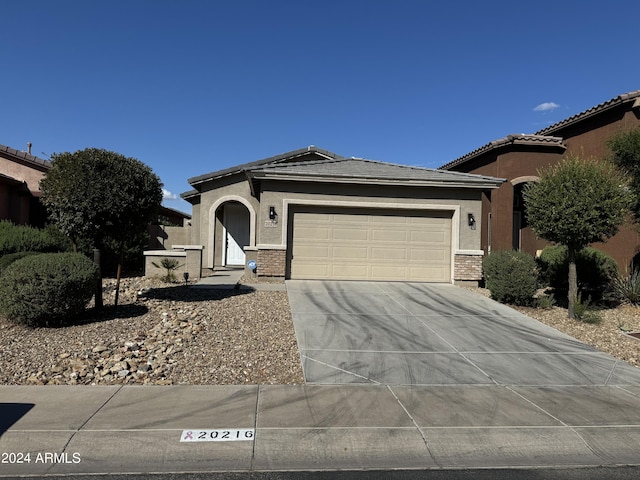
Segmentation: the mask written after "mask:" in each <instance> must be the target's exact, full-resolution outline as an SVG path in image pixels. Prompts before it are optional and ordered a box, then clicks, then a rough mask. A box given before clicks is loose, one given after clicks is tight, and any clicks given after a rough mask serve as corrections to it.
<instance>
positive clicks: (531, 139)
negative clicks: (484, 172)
mask: <svg viewBox="0 0 640 480" xmlns="http://www.w3.org/2000/svg"><path fill="white" fill-rule="evenodd" d="M507 145H541V146H547V147H560V148H564V144H563V141H562V137H552V136H548V135H539V134H534V135H527V134H524V133H522V134H511V135H507V136H506V137H504V138H500V139H498V140H494V141H492V142H489V143H487V144H486V145H483V146H482V147H480V148H477V149H475V150H473V151H472V152H469V153H467V154H466V155H463V156H462V157H459V158H457V159H455V160H453V161H451V162H449V163H447V164H445V165H442V166H441V167H438V168H439V170H449V169H451V168H454V167H457V166H458V165H461V164H463V163H465V162H468V161H469V160H471V159H473V158H476V157H479V156H480V155H482V154H484V153H486V152H488V151H490V150H494V149H497V148H501V147H504V146H507Z"/></svg>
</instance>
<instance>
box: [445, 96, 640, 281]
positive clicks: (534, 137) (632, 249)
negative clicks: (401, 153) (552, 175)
mask: <svg viewBox="0 0 640 480" xmlns="http://www.w3.org/2000/svg"><path fill="white" fill-rule="evenodd" d="M635 128H640V90H636V91H634V92H630V93H626V94H623V95H619V96H617V97H615V98H612V99H611V100H608V101H606V102H604V103H601V104H599V105H596V106H595V107H592V108H590V109H588V110H586V111H584V112H581V113H578V114H577V115H573V116H572V117H569V118H567V119H565V120H562V121H560V122H558V123H555V124H553V125H551V126H549V127H546V128H544V129H542V130H540V131H538V132H536V133H534V134H514V135H508V136H506V137H505V138H501V139H499V140H495V141H492V142H490V143H488V144H486V145H484V146H482V147H480V148H478V149H476V150H474V151H472V152H470V153H467V154H466V155H463V156H462V157H460V158H458V159H456V160H453V161H452V162H449V163H447V164H446V165H443V166H442V167H440V169H441V170H443V171H449V172H461V173H473V174H478V175H488V176H496V177H501V178H506V179H507V181H506V182H505V183H504V184H502V185H501V186H500V187H499V188H497V189H495V190H490V191H486V192H485V193H483V195H482V220H481V222H480V225H481V227H480V228H481V238H482V240H481V243H482V247H481V248H482V250H483V251H484V252H487V253H488V252H491V251H495V250H510V249H516V250H524V251H526V252H528V253H531V254H533V255H535V254H536V253H537V252H539V251H540V250H542V249H543V248H544V247H545V246H546V245H547V242H545V241H544V240H542V239H540V238H537V237H536V235H535V234H534V233H533V231H532V229H531V227H530V226H529V225H528V223H527V219H526V215H525V206H524V202H523V199H522V189H523V187H524V185H526V183H527V182H532V181H537V180H538V179H539V176H538V172H539V170H540V169H541V168H546V167H548V166H550V165H554V164H557V163H558V162H559V161H560V160H561V159H562V157H563V156H564V155H567V154H576V155H580V156H584V157H595V158H606V157H607V155H609V154H610V152H609V149H608V148H607V141H608V140H609V139H610V138H611V137H612V136H614V135H615V134H617V133H620V132H624V131H628V130H631V129H635ZM594 247H596V248H598V249H600V250H602V251H604V252H606V253H608V254H609V255H611V256H612V257H613V258H614V259H615V260H616V262H617V263H618V266H619V267H620V268H621V269H622V270H623V271H624V269H625V268H628V267H629V265H630V263H631V261H632V259H633V257H634V256H635V255H636V254H637V253H638V251H639V248H640V236H639V233H638V227H637V226H636V225H633V224H625V225H623V226H622V227H621V228H620V231H619V233H618V234H617V235H615V236H614V237H612V238H611V239H609V240H608V241H607V242H606V243H604V244H595V245H594Z"/></svg>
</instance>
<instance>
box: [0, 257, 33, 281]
mask: <svg viewBox="0 0 640 480" xmlns="http://www.w3.org/2000/svg"><path fill="white" fill-rule="evenodd" d="M40 253H42V252H16V253H8V254H7V255H3V256H2V257H0V275H2V272H4V271H5V270H6V268H7V267H8V266H9V265H11V264H12V263H13V262H15V261H16V260H20V259H21V258H24V257H28V256H30V255H39V254H40Z"/></svg>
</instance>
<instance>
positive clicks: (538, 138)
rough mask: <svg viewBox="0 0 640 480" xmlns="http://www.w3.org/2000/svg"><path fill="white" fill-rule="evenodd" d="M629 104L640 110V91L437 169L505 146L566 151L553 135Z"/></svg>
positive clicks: (508, 136) (501, 142) (516, 136)
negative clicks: (544, 147) (540, 147)
mask: <svg viewBox="0 0 640 480" xmlns="http://www.w3.org/2000/svg"><path fill="white" fill-rule="evenodd" d="M629 102H633V107H634V108H640V90H636V91H634V92H629V93H625V94H622V95H618V96H617V97H615V98H612V99H611V100H607V101H606V102H603V103H601V104H599V105H596V106H595V107H592V108H590V109H588V110H585V111H584V112H581V113H578V114H576V115H573V116H572V117H569V118H567V119H565V120H562V121H560V122H558V123H555V124H553V125H550V126H548V127H546V128H543V129H542V130H539V131H537V132H536V133H534V134H533V135H526V134H520V135H517V134H516V135H507V136H506V137H504V138H501V139H499V140H494V141H493V142H489V143H487V144H486V145H484V146H482V147H480V148H478V149H476V150H474V151H472V152H470V153H467V154H466V155H463V156H462V157H459V158H457V159H455V160H453V161H451V162H449V163H447V164H445V165H442V166H441V167H439V168H440V169H441V170H450V169H452V168H455V167H457V166H459V165H462V164H463V163H466V162H468V161H470V160H473V159H474V158H477V157H479V156H480V155H483V154H485V153H487V152H489V151H491V150H494V149H498V148H501V147H504V146H507V145H539V146H546V147H560V148H563V149H566V146H565V145H564V143H563V138H562V137H559V136H553V134H555V133H557V132H558V131H559V130H561V129H563V128H565V127H567V126H569V125H573V124H575V123H578V122H581V121H584V120H586V119H588V118H591V117H593V116H594V115H598V114H601V113H603V112H606V111H607V110H610V109H612V108H615V107H618V106H620V105H623V104H625V103H629Z"/></svg>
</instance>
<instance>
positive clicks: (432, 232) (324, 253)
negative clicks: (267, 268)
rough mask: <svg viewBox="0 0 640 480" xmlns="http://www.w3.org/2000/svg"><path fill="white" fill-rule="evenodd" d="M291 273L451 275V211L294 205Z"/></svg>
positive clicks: (428, 278)
mask: <svg viewBox="0 0 640 480" xmlns="http://www.w3.org/2000/svg"><path fill="white" fill-rule="evenodd" d="M290 213H291V217H290V222H289V223H290V225H289V227H290V242H289V245H290V252H291V254H290V256H289V257H290V262H291V263H290V276H291V278H299V279H341V280H391V281H393V280H397V281H422V282H450V281H451V258H452V255H451V251H452V215H453V212H452V211H434V210H420V211H415V210H407V209H402V210H399V209H379V208H378V209H358V208H329V207H302V206H297V207H295V208H292V210H291V212H290Z"/></svg>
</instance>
